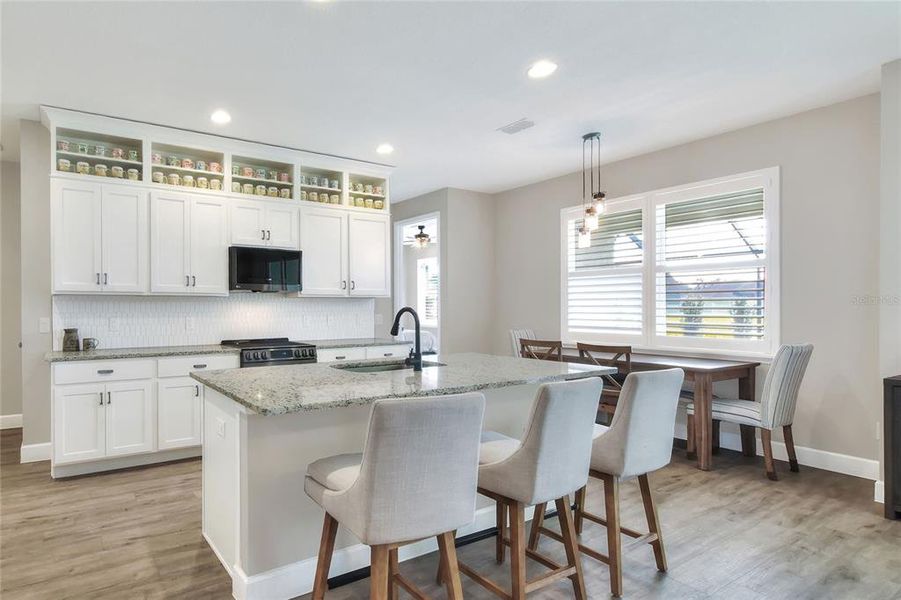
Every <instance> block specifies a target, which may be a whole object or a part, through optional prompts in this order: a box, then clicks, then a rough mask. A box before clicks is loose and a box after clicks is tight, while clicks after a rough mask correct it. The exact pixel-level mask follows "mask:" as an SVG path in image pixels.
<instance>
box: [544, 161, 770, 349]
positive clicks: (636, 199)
mask: <svg viewBox="0 0 901 600" xmlns="http://www.w3.org/2000/svg"><path fill="white" fill-rule="evenodd" d="M780 186H781V182H780V170H779V167H770V168H767V169H760V170H758V171H749V172H747V173H740V174H737V175H730V176H727V177H719V178H717V179H708V180H706V181H699V182H695V183H690V184H687V185H680V186H674V187H669V188H663V189H659V190H652V191H649V192H645V193H642V194H635V195H632V196H625V197H622V198H614V199H610V200H607V202H606V213H607V214H615V213H617V212H622V211H625V210H634V209H636V208H641V209H642V211H643V212H642V219H643V220H642V228H643V237H644V253H643V257H642V259H643V260H642V266H641V269H642V271H643V278H642V282H643V287H642V307H643V312H642V333H641V334H640V335H622V334H620V335H603V336H591V335H585V336H579V337H578V339H576V336H571V335H570V334H569V327H568V324H567V313H568V311H567V289H568V286H567V279H568V277H569V273H568V264H567V260H568V256H567V253H568V251H569V248H568V246H567V243H568V230H567V222H568V221H570V220H572V219H574V218H578V217H579V216H580V215H581V214H582V210H583V206H581V205H579V206H571V207H568V208H564V209H562V210H561V211H560V332H561V339H562V341H563V343H564V344H575V343H576V342H592V341H594V342H599V343H601V342H606V343H611V344H618V343H626V344H630V345H631V346H632V348H633V349H634V350H635V351H636V352H640V351H643V352H654V353H660V354H683V355H684V354H686V353H688V354H693V355H700V356H707V357H722V358H753V359H757V360H759V359H766V358H769V357H771V356H772V355H773V354H774V353H775V352H776V350H777V349H778V347H779V343H780V338H781V331H782V327H781V319H780V308H781V307H780V304H781V303H780V298H781V264H782V260H781V254H780V250H781V248H780V239H781V238H780V234H779V228H780V222H779V220H780V219H779V217H780V215H781V210H780ZM742 187H746V188H747V189H754V188H763V193H764V204H763V207H764V208H763V210H764V218H765V219H766V227H767V233H766V244H767V247H766V256H767V257H766V260H765V265H766V269H767V286H766V289H765V291H764V303H765V306H766V307H767V309H766V310H767V312H766V329H765V332H764V339H763V340H761V342H760V343H759V344H756V345H755V346H756V348H748V345H747V344H741V343H740V342H739V343H735V344H729V343H728V342H725V343H724V341H722V340H720V342H718V344H717V345H716V346H715V347H710V346H709V345H707V344H708V342H709V340H707V339H704V338H698V339H692V338H680V339H679V343H678V344H667V343H666V341H667V338H666V337H665V336H657V335H656V319H657V315H656V291H657V290H656V288H655V277H656V273H657V259H656V241H657V218H656V210H657V206H658V205H659V204H661V203H667V202H677V201H681V200H690V199H693V198H698V197H703V196H714V195H719V194H723V193H730V192H735V191H739V190H740V189H741V188H742ZM735 264H736V265H740V264H742V261H735ZM745 264H747V263H745ZM724 265H725V263H718V266H724ZM627 269H634V268H627ZM606 272H609V270H607V271H606Z"/></svg>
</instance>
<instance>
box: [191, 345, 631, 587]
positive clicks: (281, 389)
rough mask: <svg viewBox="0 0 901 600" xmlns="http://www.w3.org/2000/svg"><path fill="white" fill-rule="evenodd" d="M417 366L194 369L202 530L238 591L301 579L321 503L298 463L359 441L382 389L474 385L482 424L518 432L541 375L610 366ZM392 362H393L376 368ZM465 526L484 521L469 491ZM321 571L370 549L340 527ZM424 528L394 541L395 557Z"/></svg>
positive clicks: (568, 375) (409, 393)
mask: <svg viewBox="0 0 901 600" xmlns="http://www.w3.org/2000/svg"><path fill="white" fill-rule="evenodd" d="M430 363H432V364H434V363H437V366H425V367H424V368H423V370H422V371H421V372H414V371H413V370H412V369H409V368H399V367H401V366H402V364H401V363H399V362H398V361H396V360H394V361H387V360H384V359H372V360H364V361H353V362H350V361H344V362H338V363H330V364H323V363H317V364H310V365H290V366H274V367H259V368H249V369H227V370H221V371H207V372H203V373H193V374H192V377H193V378H194V379H196V380H197V381H199V382H201V383H202V384H203V385H204V386H205V393H204V410H203V535H204V537H205V538H206V540H207V542H208V543H209V544H210V546H211V547H212V549H213V551H214V552H215V553H216V554H217V556H218V557H219V560H220V561H221V562H222V564H223V565H224V566H225V568H226V569H227V570H228V572H229V574H230V575H231V577H232V586H233V592H234V596H235V597H236V598H238V599H244V598H247V599H254V598H267V599H272V598H292V597H295V596H299V595H302V594H305V593H308V592H309V591H310V590H311V589H312V582H313V574H314V572H315V567H316V556H317V551H318V548H319V535H320V528H321V525H322V518H323V513H322V509H321V508H320V507H319V506H317V505H316V504H315V503H314V502H313V501H311V500H310V499H308V498H307V497H306V495H305V494H304V491H303V486H304V477H305V474H306V470H307V465H308V464H309V463H311V462H313V461H314V460H316V459H319V458H322V457H324V456H330V455H333V454H343V453H352V452H361V451H362V450H363V445H364V441H365V435H366V427H367V424H368V420H369V406H370V405H371V404H372V402H374V401H375V400H379V399H382V398H405V397H416V396H438V395H445V394H456V393H462V392H470V391H480V392H482V393H484V394H485V398H486V407H485V421H484V427H485V428H487V429H493V430H496V431H500V432H501V433H505V434H507V435H510V436H514V437H517V438H518V437H520V436H521V434H522V429H523V426H524V424H525V421H526V419H527V417H528V414H529V408H530V406H531V402H532V400H533V398H534V396H535V391H536V389H537V387H538V385H539V384H540V383H543V382H547V381H562V380H568V379H578V378H583V377H597V376H600V375H603V374H606V373H612V372H614V371H615V370H614V369H611V368H608V367H599V366H595V365H582V364H572V363H560V362H549V361H538V360H527V359H522V358H512V357H501V356H491V355H485V354H450V355H442V356H435V357H429V360H428V361H427V362H426V365H428V364H430ZM382 369H393V370H382ZM479 507H480V508H479V510H478V511H477V513H476V520H475V523H473V525H472V526H470V527H469V528H467V529H464V530H460V531H458V535H466V534H468V533H472V532H474V531H479V530H482V529H487V528H489V527H493V526H494V508H493V506H491V503H490V501H488V500H487V499H484V498H480V504H479ZM335 548H336V550H335V554H334V558H333V560H332V565H331V571H330V575H331V576H335V575H338V574H342V573H347V572H349V571H353V570H356V569H359V568H361V567H365V566H368V564H369V550H368V548H367V547H365V546H363V545H362V544H360V543H359V541H358V540H356V539H355V538H353V537H352V536H351V535H350V534H348V533H347V532H345V531H343V530H342V531H339V535H338V539H337V541H336V544H335ZM432 550H434V540H430V541H423V542H420V543H417V544H412V545H410V546H406V547H404V548H403V549H401V552H400V557H401V560H404V559H406V558H410V557H412V556H416V555H418V554H422V553H426V552H431V551H432Z"/></svg>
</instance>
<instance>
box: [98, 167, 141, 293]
mask: <svg viewBox="0 0 901 600" xmlns="http://www.w3.org/2000/svg"><path fill="white" fill-rule="evenodd" d="M102 200H103V201H102V209H101V222H102V227H101V230H102V232H103V243H102V247H103V251H102V253H103V260H102V266H103V277H102V279H101V281H102V288H103V291H104V292H146V291H147V271H148V268H149V263H148V260H147V236H148V230H149V228H150V224H149V222H148V217H147V192H146V191H145V190H140V189H133V188H130V187H125V186H119V185H104V186H103V199H102Z"/></svg>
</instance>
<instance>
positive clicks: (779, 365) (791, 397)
mask: <svg viewBox="0 0 901 600" xmlns="http://www.w3.org/2000/svg"><path fill="white" fill-rule="evenodd" d="M811 354H813V344H783V345H782V346H781V347H780V348H779V350H778V351H777V352H776V356H774V357H773V362H772V363H770V370H769V371H768V372H767V374H766V381H764V384H763V394H762V395H761V397H760V417H761V422H762V424H763V426H764V427H766V428H767V429H773V428H774V427H782V426H783V425H791V424H792V421H793V420H794V418H795V406H796V405H797V404H798V389H799V388H800V387H801V380H802V379H804V372H805V371H806V370H807V363H808V362H810V355H811Z"/></svg>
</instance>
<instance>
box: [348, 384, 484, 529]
mask: <svg viewBox="0 0 901 600" xmlns="http://www.w3.org/2000/svg"><path fill="white" fill-rule="evenodd" d="M484 412H485V396H483V395H482V394H480V393H469V394H455V395H451V396H437V397H433V398H405V399H398V400H380V401H377V402H375V403H374V404H373V406H372V413H371V415H370V418H369V433H368V434H367V437H366V446H365V449H364V450H363V462H362V464H361V465H360V475H359V477H358V478H357V481H356V482H355V483H354V485H353V488H352V492H353V493H354V494H362V495H365V497H366V501H365V502H361V503H360V505H361V510H371V511H372V514H371V515H369V517H370V518H369V519H364V521H368V522H369V527H370V531H368V532H367V534H368V535H367V539H368V540H370V541H371V543H378V542H375V541H372V540H383V542H382V543H390V542H399V541H404V540H415V539H421V538H427V537H431V536H434V535H437V534H439V533H443V532H445V531H451V530H454V529H458V528H460V527H463V526H465V525H468V524H470V523H471V522H472V520H473V518H474V515H475V505H476V484H477V480H478V464H479V440H480V436H481V431H482V417H483V414H484Z"/></svg>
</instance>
